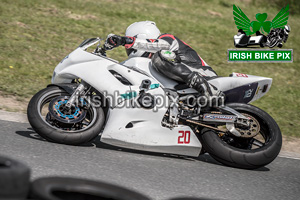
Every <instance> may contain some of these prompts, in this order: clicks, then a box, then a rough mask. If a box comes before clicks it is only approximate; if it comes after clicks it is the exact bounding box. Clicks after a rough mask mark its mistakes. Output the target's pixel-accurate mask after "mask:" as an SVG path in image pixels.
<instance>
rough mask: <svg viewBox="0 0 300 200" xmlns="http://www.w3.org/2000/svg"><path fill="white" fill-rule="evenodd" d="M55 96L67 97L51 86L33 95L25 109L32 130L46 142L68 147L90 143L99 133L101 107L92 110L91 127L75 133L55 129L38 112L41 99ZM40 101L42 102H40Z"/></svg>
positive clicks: (101, 120) (101, 114) (59, 89)
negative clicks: (93, 111) (51, 95)
mask: <svg viewBox="0 0 300 200" xmlns="http://www.w3.org/2000/svg"><path fill="white" fill-rule="evenodd" d="M52 93H53V95H54V94H57V95H58V96H60V95H68V94H67V93H66V91H64V90H63V89H61V88H59V87H56V86H51V87H47V88H45V89H43V90H41V91H40V92H38V93H37V94H35V95H34V96H33V97H32V99H31V100H30V102H29V105H28V109H27V117H28V121H29V123H30V125H31V126H32V128H33V129H34V130H35V131H36V132H37V133H38V134H39V135H40V136H41V137H43V138H45V139H46V140H48V141H51V142H56V143H61V144H68V145H80V144H84V143H86V142H89V141H91V140H92V139H94V138H95V137H97V136H98V134H99V133H100V132H101V130H102V128H103V125H104V121H105V115H104V112H103V109H102V108H101V107H97V108H94V109H95V115H96V117H95V120H94V122H93V126H90V127H88V128H87V129H84V130H78V131H76V132H68V131H65V130H62V129H58V128H56V127H53V126H51V125H50V124H49V123H48V122H46V120H45V119H43V118H42V116H41V114H40V112H39V111H38V110H39V109H40V108H39V102H40V100H41V98H45V95H47V94H49V95H50V94H52ZM41 101H42V100H41Z"/></svg>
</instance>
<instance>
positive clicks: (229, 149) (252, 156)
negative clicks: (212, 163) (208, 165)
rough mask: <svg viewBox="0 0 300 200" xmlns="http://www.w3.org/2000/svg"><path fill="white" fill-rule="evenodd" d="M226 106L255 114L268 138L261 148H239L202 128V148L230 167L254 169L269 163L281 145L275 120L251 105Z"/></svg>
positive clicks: (213, 132) (235, 104) (279, 133)
mask: <svg viewBox="0 0 300 200" xmlns="http://www.w3.org/2000/svg"><path fill="white" fill-rule="evenodd" d="M228 106H229V107H231V108H233V109H235V110H237V111H239V112H241V113H249V114H251V115H252V116H255V117H256V119H258V120H259V123H260V125H261V126H263V127H265V130H266V131H265V132H267V133H268V134H269V138H270V139H269V140H268V142H267V143H265V145H264V146H263V147H261V148H258V149H251V150H247V149H240V148H236V147H233V146H231V145H229V144H227V143H226V142H224V141H223V140H222V139H221V138H220V137H219V136H218V134H217V133H216V132H215V131H212V130H210V129H207V128H204V129H202V131H201V135H200V140H201V142H202V145H203V147H204V149H205V150H206V151H207V152H208V153H209V154H210V155H211V156H212V157H213V158H214V159H216V160H217V161H219V162H220V163H223V164H224V165H227V166H231V167H237V168H244V169H256V168H259V167H263V166H265V165H267V164H269V163H271V162H272V161H273V160H274V159H275V158H276V157H277V155H278V154H279V152H280V149H281V145H282V136H281V132H280V129H279V127H278V125H277V123H276V122H275V120H274V119H273V118H272V117H271V116H270V115H269V114H267V113H266V112H265V111H263V110H261V109H259V108H257V107H255V106H253V105H249V104H241V103H234V104H229V105H228Z"/></svg>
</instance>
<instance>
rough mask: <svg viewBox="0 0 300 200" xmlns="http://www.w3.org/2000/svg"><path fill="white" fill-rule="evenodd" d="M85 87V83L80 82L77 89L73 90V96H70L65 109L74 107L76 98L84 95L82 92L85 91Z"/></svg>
mask: <svg viewBox="0 0 300 200" xmlns="http://www.w3.org/2000/svg"><path fill="white" fill-rule="evenodd" d="M86 86H87V83H85V82H84V81H82V82H81V83H80V84H79V85H78V87H77V88H76V89H75V90H74V92H73V94H72V95H71V97H70V98H69V100H68V102H67V103H66V107H67V108H69V109H70V108H71V107H72V105H74V103H75V102H76V100H77V99H78V97H79V96H81V95H83V94H84V90H85V88H86Z"/></svg>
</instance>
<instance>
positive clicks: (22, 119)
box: [0, 110, 300, 160]
mask: <svg viewBox="0 0 300 200" xmlns="http://www.w3.org/2000/svg"><path fill="white" fill-rule="evenodd" d="M0 120H4V121H10V122H19V123H28V120H27V115H26V114H23V113H15V112H7V111H3V110H0ZM278 157H281V158H289V159H295V160H300V154H298V153H295V152H287V151H281V152H280V153H279V156H278Z"/></svg>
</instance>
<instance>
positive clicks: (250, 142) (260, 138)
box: [219, 111, 273, 151]
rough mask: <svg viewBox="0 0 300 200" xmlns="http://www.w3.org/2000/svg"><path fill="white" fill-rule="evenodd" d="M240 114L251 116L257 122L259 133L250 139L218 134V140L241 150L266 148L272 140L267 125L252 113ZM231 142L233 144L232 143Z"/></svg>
mask: <svg viewBox="0 0 300 200" xmlns="http://www.w3.org/2000/svg"><path fill="white" fill-rule="evenodd" d="M241 113H242V114H246V115H247V117H249V116H251V117H253V118H254V119H255V120H257V122H259V126H260V130H259V132H258V133H257V134H256V135H255V136H254V137H251V138H242V137H236V136H233V135H232V134H231V133H227V134H219V137H220V139H221V140H222V141H223V142H224V143H226V144H227V145H229V146H231V147H235V148H237V149H241V150H250V151H252V150H258V149H261V148H263V147H265V146H268V144H269V142H270V140H271V139H272V137H273V136H272V133H271V132H270V130H269V128H268V125H267V124H265V123H263V119H261V118H260V117H258V116H256V115H254V114H253V113H248V112H244V111H243V112H241ZM232 140H233V141H234V142H232Z"/></svg>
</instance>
